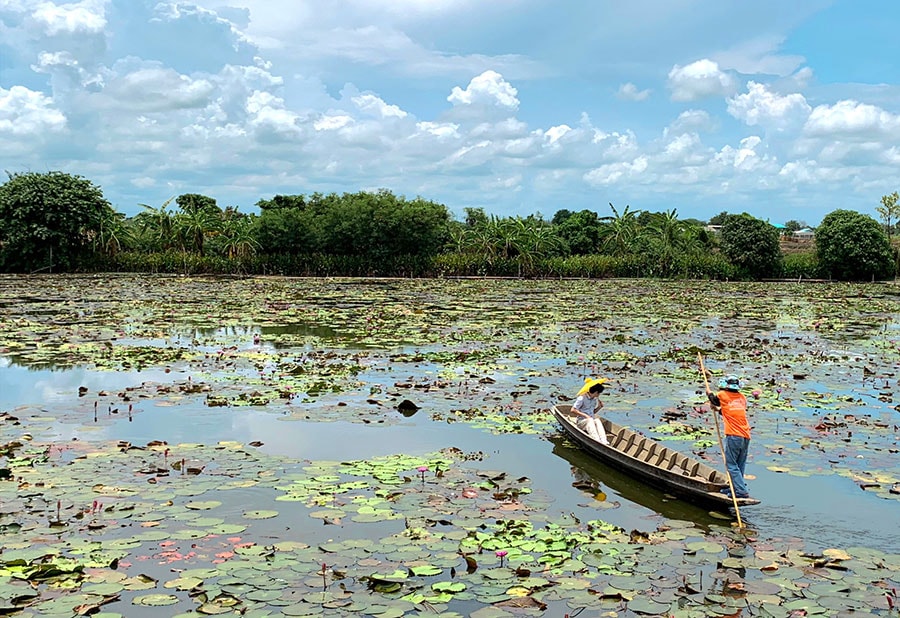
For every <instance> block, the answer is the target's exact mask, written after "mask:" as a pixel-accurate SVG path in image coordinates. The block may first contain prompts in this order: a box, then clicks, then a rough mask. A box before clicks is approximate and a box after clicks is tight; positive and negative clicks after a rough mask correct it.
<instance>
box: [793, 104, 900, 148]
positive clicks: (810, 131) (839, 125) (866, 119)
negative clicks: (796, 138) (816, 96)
mask: <svg viewBox="0 0 900 618" xmlns="http://www.w3.org/2000/svg"><path fill="white" fill-rule="evenodd" d="M803 130H804V133H806V134H807V135H809V136H812V137H835V138H837V137H840V138H842V139H859V140H865V139H884V138H897V137H900V116H898V115H897V114H892V113H890V112H888V111H885V110H883V109H881V108H880V107H877V106H875V105H868V104H866V103H860V102H859V101H853V100H844V101H838V102H837V103H835V104H834V105H818V106H816V108H815V109H813V110H812V113H810V115H809V119H808V120H807V121H806V125H805V126H804V128H803Z"/></svg>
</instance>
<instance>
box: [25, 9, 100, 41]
mask: <svg viewBox="0 0 900 618" xmlns="http://www.w3.org/2000/svg"><path fill="white" fill-rule="evenodd" d="M103 7H104V3H103V2H102V1H99V0H97V1H94V0H82V2H78V3H75V4H65V5H62V6H60V5H57V4H55V3H53V2H42V3H41V4H40V5H38V6H37V7H35V9H34V12H33V13H32V14H31V17H32V19H34V21H35V22H36V23H37V24H39V25H40V26H41V27H42V28H43V30H44V32H45V33H46V34H47V35H49V36H56V35H58V34H61V33H98V32H103V29H104V28H105V27H106V16H105V13H104V10H103Z"/></svg>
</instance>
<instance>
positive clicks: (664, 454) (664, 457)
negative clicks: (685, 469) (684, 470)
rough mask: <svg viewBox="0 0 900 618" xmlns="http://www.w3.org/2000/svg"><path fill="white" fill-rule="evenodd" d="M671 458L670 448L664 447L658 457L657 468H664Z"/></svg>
mask: <svg viewBox="0 0 900 618" xmlns="http://www.w3.org/2000/svg"><path fill="white" fill-rule="evenodd" d="M668 459H669V449H667V448H662V449H660V451H659V453H658V454H657V457H656V463H655V464H654V465H655V466H656V467H657V468H664V467H665V465H666V463H667V462H668Z"/></svg>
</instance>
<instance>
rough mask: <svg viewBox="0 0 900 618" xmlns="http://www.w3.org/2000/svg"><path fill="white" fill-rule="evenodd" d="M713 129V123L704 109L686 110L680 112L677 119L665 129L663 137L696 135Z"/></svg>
mask: <svg viewBox="0 0 900 618" xmlns="http://www.w3.org/2000/svg"><path fill="white" fill-rule="evenodd" d="M714 127H715V122H714V121H713V119H712V116H710V115H709V112H707V111H706V110H704V109H688V110H685V111H683V112H681V113H680V114H679V115H678V118H676V119H675V120H674V121H673V122H672V124H670V125H669V126H668V127H667V128H666V129H665V133H664V135H679V134H681V133H698V132H701V131H709V130H712V129H713V128H714Z"/></svg>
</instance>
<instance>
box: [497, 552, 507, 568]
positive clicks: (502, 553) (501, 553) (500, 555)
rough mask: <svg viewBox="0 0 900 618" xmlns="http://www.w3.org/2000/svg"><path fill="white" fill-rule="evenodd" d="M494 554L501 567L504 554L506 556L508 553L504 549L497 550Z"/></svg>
mask: <svg viewBox="0 0 900 618" xmlns="http://www.w3.org/2000/svg"><path fill="white" fill-rule="evenodd" d="M494 553H495V554H496V555H497V557H498V558H500V566H503V559H504V558H505V557H506V554H508V553H509V552H507V551H506V550H505V549H498V550H497V551H496V552H494Z"/></svg>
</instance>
